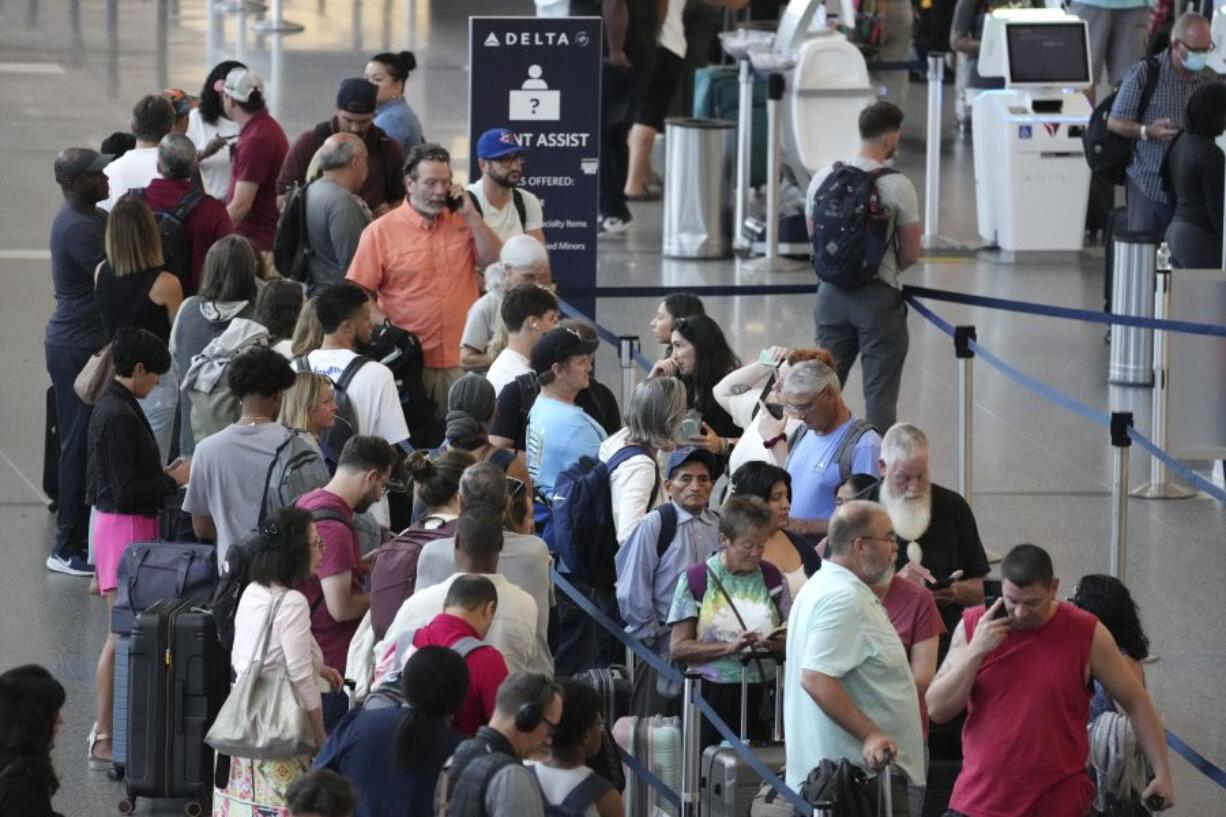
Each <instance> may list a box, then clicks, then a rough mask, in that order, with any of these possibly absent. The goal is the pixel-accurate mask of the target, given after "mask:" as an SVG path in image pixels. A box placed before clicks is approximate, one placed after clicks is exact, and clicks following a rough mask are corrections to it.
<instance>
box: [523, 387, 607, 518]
mask: <svg viewBox="0 0 1226 817" xmlns="http://www.w3.org/2000/svg"><path fill="white" fill-rule="evenodd" d="M604 439H605V432H604V429H603V428H601V427H600V424H599V423H597V422H596V421H595V420H593V419H592V418H591V417H589V416H588V415H587V414H585V413H584V411H583V409H581V408H579V407H578V406H576V405H574V404H573V403H563V402H562V401H561V400H554V399H553V398H552V397H546V396H545V395H543V394H542V395H540V396H539V397H537V398H536V402H535V403H533V404H532V408H531V409H530V410H529V412H528V434H527V455H526V456H527V461H528V475H529V476H531V477H532V484H533V485H535V486H536V487H537V488H540V490H541V492H542V493H544V495H545V496H547V497H551V498H552V497H553V486H554V484H555V483H556V482H557V479H558V474H560V473H562V472H563V471H565V470H566V469H567V468H569V467H570V466H572V465H574V464H575V463H576V462H578V461H579V458H580V457H591V458H592V459H595V458H596V457H597V456H598V455H599V454H600V444H601V443H602V442H604Z"/></svg>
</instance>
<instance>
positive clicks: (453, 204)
mask: <svg viewBox="0 0 1226 817" xmlns="http://www.w3.org/2000/svg"><path fill="white" fill-rule="evenodd" d="M463 206H464V199H462V198H460V197H459V196H448V197H447V209H448V210H450V211H451V212H453V213H454V212H456V211H457V210H459V209H460V208H461V207H463Z"/></svg>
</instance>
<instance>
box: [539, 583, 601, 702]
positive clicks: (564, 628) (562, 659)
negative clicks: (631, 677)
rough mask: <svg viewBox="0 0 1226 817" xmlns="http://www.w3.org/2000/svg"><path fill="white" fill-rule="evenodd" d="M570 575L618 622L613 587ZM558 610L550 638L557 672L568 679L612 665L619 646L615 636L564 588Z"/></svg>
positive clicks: (579, 587) (579, 588) (583, 592)
mask: <svg viewBox="0 0 1226 817" xmlns="http://www.w3.org/2000/svg"><path fill="white" fill-rule="evenodd" d="M566 578H567V579H568V580H570V583H571V584H573V585H574V586H575V589H576V590H578V591H579V592H580V593H582V594H583V595H584V597H586V598H587V599H588V600H590V601H591V602H592V604H594V605H596V607H597V608H599V609H600V610H602V611H604V612H605V614H607V615H608V616H609V617H610V618H612V619H613V620H614V621H616V620H617V619H618V613H617V596H616V595H615V592H614V590H613V589H612V588H608V589H605V588H599V587H592V586H591V585H589V584H587V583H586V582H581V581H579V580H578V579H576V578H575V577H574V576H570V575H568V576H567V577H566ZM555 610H556V611H557V615H556V619H555V620H554V624H555V625H556V626H555V627H554V632H553V633H552V634H551V638H550V643H551V646H553V662H554V674H555V675H557V677H559V678H567V677H569V676H571V675H575V674H576V673H580V672H583V671H584V670H588V669H592V668H594V667H606V666H608V665H609V663H610V662H611V660H612V658H613V656H614V652H615V648H616V645H615V644H614V640H613V637H612V636H610V635H609V634H608V633H606V632H605V631H604V628H602V627H601V626H600V625H599V624H597V623H596V621H595V619H593V618H592V617H591V616H589V615H588V614H587V613H585V612H584V611H583V609H582V608H581V607H579V605H577V604H575V602H574V601H572V600H571V598H570V596H568V595H566V594H565V593H563V592H561V591H560V590H559V592H558V604H557V606H556V608H555Z"/></svg>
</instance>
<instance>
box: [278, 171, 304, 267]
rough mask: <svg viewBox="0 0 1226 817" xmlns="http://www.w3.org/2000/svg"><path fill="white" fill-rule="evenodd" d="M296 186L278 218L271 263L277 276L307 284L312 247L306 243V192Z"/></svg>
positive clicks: (288, 193) (289, 192)
mask: <svg viewBox="0 0 1226 817" xmlns="http://www.w3.org/2000/svg"><path fill="white" fill-rule="evenodd" d="M310 186H311V185H310V184H309V183H308V184H301V185H300V184H297V183H295V184H294V185H293V186H292V187H290V189H289V190H288V191H287V192H286V194H285V206H284V207H283V208H282V210H281V215H280V216H278V217H277V233H276V236H275V237H274V238H273V240H272V262H273V266H275V267H276V268H277V272H279V273H281V275H282V276H284V277H286V278H288V279H290V280H291V281H307V280H308V279H309V278H310V277H311V276H310V268H311V245H310V242H308V241H307V202H306V200H307V188H309V187H310Z"/></svg>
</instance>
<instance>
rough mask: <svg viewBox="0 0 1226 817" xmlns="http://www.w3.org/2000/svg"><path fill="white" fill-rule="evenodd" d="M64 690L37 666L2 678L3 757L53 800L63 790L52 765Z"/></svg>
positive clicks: (0, 735) (0, 723) (0, 750)
mask: <svg viewBox="0 0 1226 817" xmlns="http://www.w3.org/2000/svg"><path fill="white" fill-rule="evenodd" d="M66 697H67V696H66V695H65V693H64V687H63V685H62V684H60V682H59V681H57V680H55V678H54V677H52V675H51V673H50V672H48V671H47V670H46V669H44V668H43V667H40V666H38V665H37V664H26V665H24V666H20V667H16V668H15V669H11V670H9V671H8V672H6V673H4V674H3V675H0V754H5V755H8V756H10V757H11V758H13V763H14V765H16V764H20V765H21V767H22V768H23V769H24V770H25V774H26V776H28V777H29V778H30V779H32V780H33V781H34V782H35V783H36V784H37V785H38V786H39V787H40V788H41V789H42V790H43V792H44V793H46V795H47V798H48V799H50V798H51V797H52V796H53V795H54V794H55V792H56V791H57V790H58V789H59V787H60V781H59V778H58V777H56V774H55V768H54V767H53V766H52V765H51V747H52V745H53V744H54V743H55V728H56V721H57V720H58V719H59V712H60V710H61V709H63V707H64V701H65V699H66Z"/></svg>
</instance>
